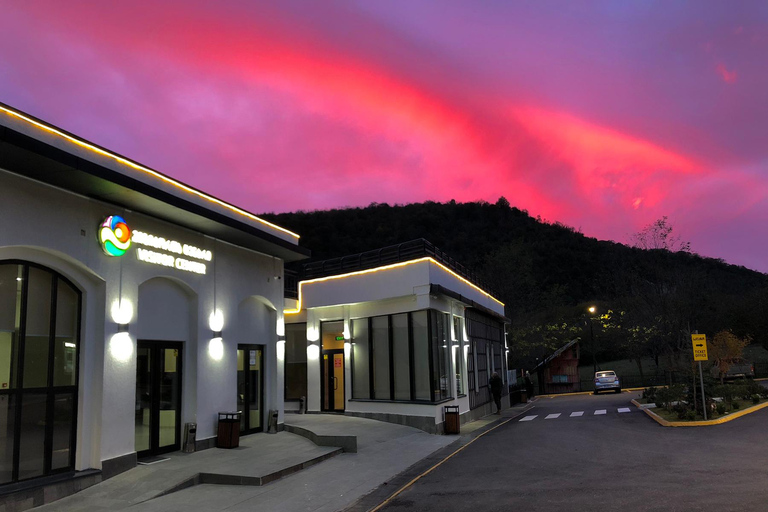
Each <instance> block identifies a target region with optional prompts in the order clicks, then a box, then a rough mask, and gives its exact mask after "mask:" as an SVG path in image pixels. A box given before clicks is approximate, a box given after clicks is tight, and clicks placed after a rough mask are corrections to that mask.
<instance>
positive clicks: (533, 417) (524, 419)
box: [520, 414, 539, 421]
mask: <svg viewBox="0 0 768 512" xmlns="http://www.w3.org/2000/svg"><path fill="white" fill-rule="evenodd" d="M538 417H539V415H538V414H534V415H533V416H526V417H525V418H523V419H521V420H520V421H532V420H535V419H536V418H538Z"/></svg>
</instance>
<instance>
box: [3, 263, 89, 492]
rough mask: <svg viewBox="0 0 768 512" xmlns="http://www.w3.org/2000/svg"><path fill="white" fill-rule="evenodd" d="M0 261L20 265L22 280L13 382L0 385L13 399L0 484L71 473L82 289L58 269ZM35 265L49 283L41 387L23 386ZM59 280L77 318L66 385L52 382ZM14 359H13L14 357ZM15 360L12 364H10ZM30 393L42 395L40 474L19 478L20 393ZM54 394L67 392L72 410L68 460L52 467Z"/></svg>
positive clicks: (14, 347)
mask: <svg viewBox="0 0 768 512" xmlns="http://www.w3.org/2000/svg"><path fill="white" fill-rule="evenodd" d="M0 265H17V266H21V269H22V278H21V279H22V281H21V304H20V312H19V314H20V319H19V329H18V340H17V343H16V344H15V346H14V344H12V345H11V347H12V348H11V368H10V370H11V371H10V376H9V382H10V383H12V384H13V386H12V387H9V388H8V389H0V395H3V396H8V397H9V401H10V400H11V398H12V399H13V401H14V409H15V410H14V419H13V422H14V425H13V430H14V431H13V437H14V438H13V458H12V472H11V480H10V481H7V482H0V486H4V485H9V484H15V483H17V482H26V481H31V480H34V479H38V478H45V477H48V476H51V475H57V474H60V473H71V472H73V471H74V469H75V459H76V455H77V418H78V411H79V406H80V405H79V398H80V397H79V391H80V345H81V341H82V335H81V330H82V314H83V292H82V290H81V289H80V288H79V287H78V286H77V285H75V283H73V282H72V281H70V280H69V279H67V278H66V277H65V276H63V275H62V274H61V273H59V272H57V271H56V270H54V269H52V268H49V267H46V266H44V265H40V264H37V263H34V262H30V261H25V260H18V259H7V260H0ZM30 268H35V269H38V270H41V271H43V272H46V273H48V274H50V275H51V285H50V293H51V296H50V301H51V303H50V308H51V309H50V318H49V325H48V329H49V332H48V361H47V363H48V365H47V368H46V386H43V387H34V388H32V387H30V388H25V387H24V356H25V352H26V334H27V333H26V329H27V311H28V308H29V304H28V298H29V269H30ZM60 281H63V282H64V283H65V284H66V285H68V286H69V287H70V288H71V289H72V290H73V291H74V292H75V294H76V296H77V317H76V318H77V321H76V326H75V332H74V339H75V375H74V377H75V378H74V382H75V383H74V384H73V385H66V386H55V385H54V382H53V377H54V371H55V355H56V352H55V344H56V320H57V313H58V311H57V309H58V301H57V298H58V289H59V282H60ZM14 350H18V358H14ZM14 359H16V360H15V361H14ZM14 362H15V365H14ZM31 395H44V396H45V407H46V410H45V422H46V423H45V431H44V434H43V437H44V439H43V444H44V447H43V471H42V474H40V475H37V476H33V477H29V478H23V479H20V478H19V458H20V456H21V431H20V427H21V419H22V412H23V404H24V400H23V399H24V397H25V396H31ZM56 395H71V396H72V410H71V415H72V419H71V424H70V429H69V461H68V464H67V465H66V466H64V467H61V468H57V469H53V468H52V465H53V434H54V422H53V419H54V412H55V411H54V409H55V400H56Z"/></svg>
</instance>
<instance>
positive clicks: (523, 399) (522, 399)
mask: <svg viewBox="0 0 768 512" xmlns="http://www.w3.org/2000/svg"><path fill="white" fill-rule="evenodd" d="M520 403H521V404H527V403H528V392H527V391H526V390H524V389H521V390H520Z"/></svg>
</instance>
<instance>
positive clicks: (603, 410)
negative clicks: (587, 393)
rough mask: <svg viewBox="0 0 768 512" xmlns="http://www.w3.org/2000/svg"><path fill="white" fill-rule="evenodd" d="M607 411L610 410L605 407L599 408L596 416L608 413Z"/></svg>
mask: <svg viewBox="0 0 768 512" xmlns="http://www.w3.org/2000/svg"><path fill="white" fill-rule="evenodd" d="M607 412H608V411H606V410H605V409H598V410H596V411H595V416H599V415H601V414H606V413H607Z"/></svg>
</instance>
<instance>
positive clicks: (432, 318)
mask: <svg viewBox="0 0 768 512" xmlns="http://www.w3.org/2000/svg"><path fill="white" fill-rule="evenodd" d="M422 311H425V312H426V313H427V349H428V352H429V353H428V356H427V357H428V362H429V400H417V399H416V398H415V394H416V375H415V344H414V326H413V314H414V313H418V312H422ZM401 314H407V315H408V317H407V319H408V322H407V325H408V329H407V330H408V374H409V392H410V400H396V399H394V396H395V358H394V331H393V329H392V317H393V316H395V315H401ZM436 315H445V313H443V312H442V311H439V310H436V309H431V308H427V309H420V310H416V311H404V312H402V313H392V314H386V315H375V316H370V317H358V318H350V320H349V322H350V324H351V323H352V322H354V321H363V320H367V321H368V338H367V341H368V382H369V392H368V397H354V393H353V398H350V399H349V401H351V402H380V403H412V404H423V405H435V404H441V403H444V402H448V401H450V400H453V399H454V398H455V397H453V396H451V395H452V392H451V390H450V389H448V390H447V395H448V396H445V397H441V398H437V397H436V395H435V385H434V384H435V382H438V383H439V379H440V377H439V376H437V377H435V355H436V354H437V355H438V357H439V350H438V347H436V346H435V345H436V343H439V342H440V341H439V340H437V339H436V338H433V336H432V334H433V333H435V329H436V326H435V325H434V323H435V322H436V321H437V320H436ZM383 317H386V318H387V329H388V333H387V335H388V342H389V344H388V346H389V361H388V366H389V398H376V389H375V386H374V358H375V357H376V356H375V349H374V346H373V319H374V318H383ZM444 330H445V329H444ZM444 334H445V333H444ZM436 351H437V352H436ZM354 358H355V355H354V350H352V351H351V354H350V364H351V374H352V381H351V382H352V389H353V390H354V382H355V378H356V376H355V363H354ZM450 363H451V362H450V351H449V352H448V360H447V361H446V362H445V364H448V365H450ZM446 370H448V368H446ZM461 396H464V395H461Z"/></svg>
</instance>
